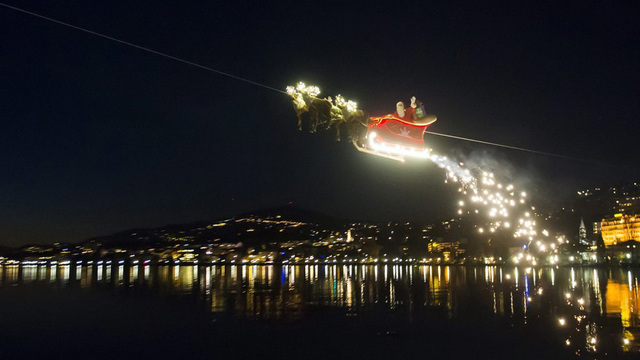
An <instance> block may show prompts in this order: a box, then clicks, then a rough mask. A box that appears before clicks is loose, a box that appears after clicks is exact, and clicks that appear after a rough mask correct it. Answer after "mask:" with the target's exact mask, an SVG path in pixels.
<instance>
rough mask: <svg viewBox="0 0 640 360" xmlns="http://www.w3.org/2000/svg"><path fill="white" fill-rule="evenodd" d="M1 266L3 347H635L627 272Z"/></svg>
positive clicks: (633, 290)
mask: <svg viewBox="0 0 640 360" xmlns="http://www.w3.org/2000/svg"><path fill="white" fill-rule="evenodd" d="M0 272H1V274H0V288H1V292H0V321H2V323H3V324H4V329H5V330H4V332H3V336H2V337H0V340H1V341H0V346H2V347H3V348H4V349H6V350H7V351H9V352H10V353H12V354H15V355H24V356H45V357H49V358H56V357H57V358H74V357H80V356H82V357H89V358H126V357H131V358H140V357H146V356H152V357H154V358H165V357H166V358H170V357H171V358H173V357H174V356H179V357H187V356H188V357H190V358H210V357H211V355H212V354H217V355H219V356H225V357H229V356H232V357H235V358H255V357H256V356H265V355H266V354H269V355H278V354H280V355H282V356H293V357H296V356H303V355H304V357H306V358H354V357H357V358H360V357H366V358H397V357H412V356H419V357H429V355H430V354H431V355H433V356H435V358H469V359H476V358H492V359H495V358H513V357H514V356H517V357H518V358H538V359H539V358H615V359H617V358H635V357H636V354H640V301H639V300H640V294H639V293H638V277H639V276H640V271H639V270H638V269H623V268H587V267H584V268H580V267H577V268H569V267H560V268H550V267H544V268H513V267H494V266H486V267H484V266H482V267H462V266H418V265H415V266H414V265H376V266H373V265H344V266H343V265H306V266H301V265H298V266H293V265H292V266H262V265H261V266H242V265H239V266H231V265H227V266H153V265H143V264H140V265H135V266H125V265H118V264H112V265H106V264H103V265H96V264H94V265H84V266H81V265H65V266H60V265H59V266H44V265H41V266H38V265H32V266H25V265H22V266H4V267H2V268H0ZM29 344H31V345H34V346H31V345H29ZM64 344H67V345H64ZM47 346H48V347H49V348H47ZM101 349H102V350H101ZM47 355H50V356H47Z"/></svg>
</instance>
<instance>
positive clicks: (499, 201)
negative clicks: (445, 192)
mask: <svg viewBox="0 0 640 360" xmlns="http://www.w3.org/2000/svg"><path fill="white" fill-rule="evenodd" d="M430 160H431V161H433V162H434V163H435V164H436V165H438V167H440V168H442V169H443V170H444V171H445V172H446V175H447V176H446V180H445V183H454V184H458V185H459V187H458V192H459V193H460V196H461V199H460V200H459V201H458V211H457V213H458V215H460V216H465V215H478V216H479V217H480V218H484V219H485V221H483V222H482V224H476V226H477V228H478V232H479V233H481V234H483V233H488V234H492V233H496V232H498V231H501V230H505V231H513V237H514V238H516V239H522V240H523V241H524V242H526V246H527V247H528V246H529V245H530V244H531V242H532V241H534V240H536V237H538V236H539V235H543V236H545V237H546V236H548V235H549V233H548V232H547V231H546V230H542V232H540V233H539V232H538V230H537V227H536V225H537V224H536V220H535V216H534V213H533V211H535V208H534V207H533V206H531V204H530V203H529V201H528V197H527V193H526V192H525V191H519V190H517V189H516V188H515V186H514V185H513V184H502V183H500V182H498V180H497V179H496V176H495V175H494V173H493V172H491V171H486V170H483V169H480V168H479V167H474V168H467V167H466V166H465V164H464V163H460V162H456V161H453V160H451V159H448V158H447V157H446V156H440V155H436V154H432V155H431V156H430Z"/></svg>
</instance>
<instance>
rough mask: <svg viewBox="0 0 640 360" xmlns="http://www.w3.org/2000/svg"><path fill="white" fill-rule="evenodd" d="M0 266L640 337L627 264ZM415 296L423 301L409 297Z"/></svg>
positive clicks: (630, 345) (634, 344)
mask: <svg viewBox="0 0 640 360" xmlns="http://www.w3.org/2000/svg"><path fill="white" fill-rule="evenodd" d="M381 267H382V269H381ZM0 274H1V275H2V276H0V286H3V287H11V286H15V285H20V284H27V283H29V284H33V283H35V284H43V286H54V287H56V288H57V287H60V286H61V285H64V284H68V283H72V282H75V283H76V284H79V285H80V286H76V287H75V288H81V289H85V288H90V287H95V286H106V287H113V288H118V287H124V288H127V289H130V291H136V290H135V289H136V287H135V286H133V285H135V284H141V285H142V284H146V285H147V286H146V288H153V289H158V291H162V292H165V293H166V292H175V293H193V292H194V291H196V292H197V291H199V292H200V293H201V294H202V297H203V298H206V299H207V301H210V302H211V306H210V309H211V311H213V312H223V311H230V310H232V309H230V308H229V306H230V303H229V300H228V299H229V294H233V299H236V300H235V301H238V302H239V304H244V305H242V307H239V308H234V309H233V311H235V312H240V313H247V316H252V317H256V316H257V317H265V318H282V317H287V316H299V315H300V314H301V312H302V311H303V310H302V309H303V308H304V307H303V305H304V304H318V305H322V306H331V307H341V308H344V309H348V310H349V311H361V310H366V309H375V308H377V307H379V306H385V307H386V308H387V309H393V311H414V310H415V309H418V308H420V307H425V308H446V309H449V311H450V314H451V316H457V315H456V314H457V311H458V309H464V307H465V306H466V302H468V301H479V302H482V301H485V302H487V303H486V305H487V306H488V307H487V309H488V311H490V312H493V313H494V314H496V316H499V317H505V318H507V319H509V320H508V321H512V322H514V323H519V324H524V323H529V322H535V321H542V320H536V319H547V321H548V320H551V321H553V323H554V324H555V325H556V330H557V331H558V332H559V333H558V336H559V338H558V341H559V343H561V344H563V345H565V346H567V347H570V348H571V349H573V350H575V351H578V350H579V349H582V351H583V352H584V351H587V352H596V353H598V352H605V351H609V352H610V351H612V350H611V349H612V347H615V348H616V349H618V351H621V352H625V351H632V352H637V351H638V350H640V344H639V342H638V340H637V339H638V338H640V336H639V335H640V294H639V290H638V275H639V274H640V270H633V269H631V270H628V269H625V270H616V269H606V270H605V269H593V268H579V267H576V268H573V269H571V268H562V267H559V268H555V267H554V268H535V267H526V268H521V269H519V270H518V269H516V268H503V267H495V266H479V267H473V268H469V267H466V268H465V267H449V266H440V265H426V264H420V265H405V264H399V263H392V264H389V265H384V264H382V263H381V264H378V265H367V264H361V263H357V264H355V263H354V264H353V265H348V264H339V265H337V264H336V265H334V264H330V265H312V264H307V265H300V266H295V265H286V266H282V267H280V266H274V265H256V264H249V265H211V266H191V265H184V264H181V265H180V266H174V265H167V266H153V265H149V264H146V265H143V263H142V262H140V263H139V264H138V265H135V266H130V265H125V266H123V265H119V264H118V262H114V263H113V264H107V263H106V261H103V262H99V261H96V262H95V263H93V264H88V263H87V262H83V263H82V264H78V263H76V262H75V261H74V262H72V263H70V264H68V265H57V264H55V265H52V264H49V263H47V264H24V265H22V264H20V265H5V266H1V267H0ZM556 275H557V276H556ZM112 277H113V279H114V281H111V279H112ZM467 283H482V284H486V286H483V287H481V288H480V289H478V288H477V287H466V286H464V285H465V284H467ZM152 284H153V286H151V285H152ZM457 289H474V290H473V291H480V292H479V293H473V294H474V295H478V296H473V297H471V298H465V297H458V293H459V291H458V290H457ZM465 291H471V290H465ZM225 299H227V300H225ZM241 299H245V300H241ZM416 299H421V300H420V301H418V302H415V300H416ZM422 299H423V300H422ZM410 303H411V304H412V305H411V306H409V305H408V304H410ZM238 306H240V305H238ZM249 313H250V314H249ZM550 314H552V315H550ZM614 324H618V325H614ZM611 333H613V334H614V335H611ZM611 339H614V340H615V344H612V343H611V341H612V340H611Z"/></svg>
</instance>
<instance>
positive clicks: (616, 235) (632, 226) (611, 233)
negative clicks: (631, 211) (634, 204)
mask: <svg viewBox="0 0 640 360" xmlns="http://www.w3.org/2000/svg"><path fill="white" fill-rule="evenodd" d="M601 231H602V241H603V242H604V245H605V246H607V247H609V246H612V245H616V244H619V243H622V242H625V241H629V240H633V241H640V214H636V215H626V214H616V215H614V216H613V217H610V218H604V219H602V222H601Z"/></svg>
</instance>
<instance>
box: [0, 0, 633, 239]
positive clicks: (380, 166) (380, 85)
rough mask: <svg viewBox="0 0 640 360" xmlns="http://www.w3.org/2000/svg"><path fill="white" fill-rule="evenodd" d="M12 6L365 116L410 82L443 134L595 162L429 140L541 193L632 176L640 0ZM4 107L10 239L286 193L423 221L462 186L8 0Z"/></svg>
mask: <svg viewBox="0 0 640 360" xmlns="http://www.w3.org/2000/svg"><path fill="white" fill-rule="evenodd" d="M7 3H8V4H10V5H14V6H18V7H22V8H24V9H25V10H29V11H33V12H36V13H39V14H42V15H44V16H48V17H52V18H55V19H58V20H60V21H64V22H68V23H71V24H74V25H77V26H80V27H84V28H88V29H91V30H94V31H96V32H100V33H103V34H107V35H110V36H113V37H115V38H119V39H122V40H125V41H129V42H132V43H135V44H138V45H141V46H145V47H149V48H152V49H154V50H157V51H161V52H165V53H168V54H171V55H173V56H177V57H180V58H184V59H187V60H190V61H193V62H196V63H199V64H202V65H205V66H209V67H212V68H215V69H218V70H220V71H225V72H228V73H232V74H234V75H237V76H240V77H243V78H247V79H251V80H253V81H257V82H259V83H263V84H266V85H268V86H272V87H275V88H279V89H284V88H285V87H286V86H287V85H289V84H294V83H295V82H297V81H301V80H302V81H306V82H307V83H312V84H316V85H318V86H319V87H320V88H321V89H322V90H323V94H322V95H324V96H326V95H335V94H337V93H341V94H343V95H344V96H346V97H347V98H349V99H354V100H356V101H358V102H359V104H360V107H361V108H364V109H365V110H367V111H368V112H369V113H370V114H372V115H382V114H385V113H389V112H392V111H393V110H394V104H395V103H396V102H397V101H398V100H408V98H409V97H410V96H411V95H416V96H418V98H421V99H424V100H425V101H426V103H427V108H428V110H429V112H431V113H435V114H437V115H438V118H439V120H438V122H437V123H435V124H434V125H433V126H432V127H431V128H430V129H431V130H433V131H437V132H441V133H447V134H455V135H460V136H466V137H472V138H477V139H483V140H487V141H492V142H497V143H505V144H509V145H514V146H520V147H524V148H530V149H534V150H539V151H545V152H552V153H557V154H562V155H566V156H572V157H579V158H584V159H587V160H588V161H585V162H581V161H574V160H567V159H558V158H552V157H546V156H540V155H534V154H529V153H523V152H516V151H511V150H504V149H499V148H495V147H488V146H483V145H478V144H471V143H466V142H462V141H457V140H448V139H442V138H435V137H433V136H431V137H429V136H427V138H426V139H427V140H426V141H427V142H429V143H430V145H431V146H432V147H433V148H434V149H435V150H436V151H437V152H439V153H443V154H448V155H455V156H458V157H460V158H464V159H466V158H468V157H472V158H474V159H479V161H487V162H491V163H493V164H499V166H498V168H494V170H495V171H496V173H497V174H498V175H499V176H509V177H511V178H512V179H513V180H514V181H516V182H517V183H519V184H523V185H524V186H525V187H526V188H527V189H528V190H530V191H531V192H532V193H533V194H534V197H535V198H536V199H538V200H539V201H541V202H544V201H548V200H549V199H558V198H560V197H562V196H570V194H571V193H572V192H573V191H574V190H576V189H579V188H581V187H585V186H589V185H594V184H602V183H606V182H613V181H634V180H637V179H638V178H639V176H640V169H639V168H638V161H637V156H638V135H639V133H640V132H639V130H640V126H638V120H639V117H638V114H639V113H640V106H639V101H638V99H639V98H640V85H639V84H640V74H639V71H640V70H639V67H638V64H640V46H638V45H640V44H639V41H638V39H639V38H640V26H639V25H638V20H637V19H638V18H639V17H640V11H639V6H638V5H637V2H634V1H629V2H620V1H600V2H575V3H572V2H549V3H546V2H506V1H505V2H492V4H490V5H489V4H486V3H487V2H482V1H469V2H450V1H448V2H438V3H436V4H430V3H428V2H425V1H421V2H418V3H415V4H410V3H397V2H393V3H389V4H376V5H371V4H369V5H367V4H365V3H358V2H353V3H350V4H349V3H347V4H343V3H339V2H335V3H334V2H325V3H323V2H313V3H311V4H305V3H302V2H291V3H289V2H287V3H284V2H278V3H277V4H270V3H269V2H254V1H252V2H248V1H247V2H244V1H235V2H231V1H229V2H222V1H207V2H204V1H203V2H201V4H197V5H196V4H190V3H187V2H176V1H161V0H154V1H122V2H114V1H109V2H96V1H91V2H87V1H63V0H61V1H55V2H28V3H27V2H16V1H8V2H7ZM0 118H1V120H2V130H1V131H0V167H1V169H2V172H1V173H0V245H8V246H14V245H20V244H25V243H34V242H36V243H47V242H54V241H79V240H83V239H85V238H88V237H91V236H96V235H102V234H108V233H111V232H115V231H119V230H123V229H126V228H131V227H148V226H160V225H164V224H167V223H180V222H189V221H195V220H202V219H212V218H218V217H223V216H230V215H234V214H236V213H238V212H242V211H249V210H253V209H258V208H264V207H270V206H279V205H283V204H286V203H288V202H290V201H291V202H293V203H294V205H296V206H300V207H303V208H308V209H312V210H317V211H322V212H325V213H328V214H332V215H335V216H338V217H350V218H364V219H374V220H383V219H411V220H429V219H435V218H444V217H448V216H451V215H452V214H453V204H454V203H455V201H456V197H455V189H454V188H453V187H452V186H447V185H445V184H444V183H443V179H444V174H443V173H442V172H441V171H440V170H439V169H438V168H437V167H436V166H435V165H433V164H429V163H415V162H414V163H410V164H400V163H396V162H393V161H389V160H384V159H381V158H375V157H371V156H368V155H365V154H361V153H358V152H356V151H355V150H354V149H353V148H352V147H350V146H349V145H348V144H347V143H335V142H334V141H333V140H332V136H331V135H329V134H328V133H321V134H309V133H306V132H298V131H297V130H296V124H295V122H296V119H295V114H294V112H293V109H292V107H291V104H290V100H289V98H288V97H287V96H285V95H282V94H280V93H278V92H274V91H271V90H267V89H264V88H261V87H258V86H254V85H250V84H247V83H243V82H240V81H237V80H234V79H231V78H227V77H223V76H220V75H217V74H214V73H211V72H207V71H204V70H201V69H198V68H195V67H191V66H188V65H185V64H183V63H180V62H176V61H172V60H169V59H166V58H162V57H160V56H157V55H153V54H150V53H147V52H144V51H141V50H138V49H134V48H131V47H127V46H124V45H121V44H117V43H114V42H112V41H109V40H105V39H102V38H98V37H95V36H92V35H89V34H86V33H83V32H80V31H77V30H73V29H70V28H67V27H64V26H61V25H58V24H54V23H51V22H48V21H45V20H42V19H38V18H35V17H33V16H29V15H26V14H23V13H20V12H16V11H14V10H10V9H7V8H4V7H0ZM598 162H606V163H611V164H612V166H608V165H603V164H600V163H598Z"/></svg>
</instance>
